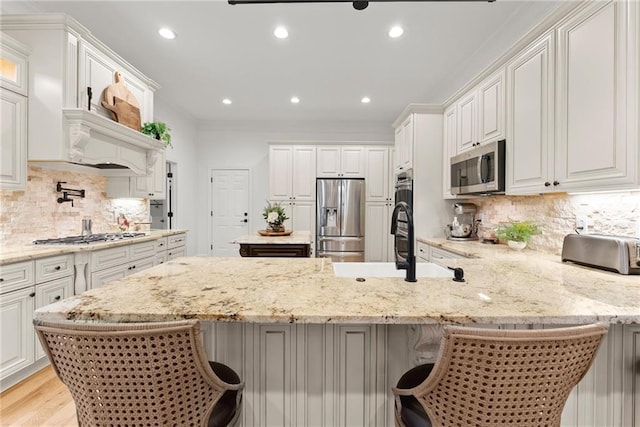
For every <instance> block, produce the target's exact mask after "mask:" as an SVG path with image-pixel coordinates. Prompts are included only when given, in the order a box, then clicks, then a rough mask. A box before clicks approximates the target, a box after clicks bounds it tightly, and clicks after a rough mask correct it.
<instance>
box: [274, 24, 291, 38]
mask: <svg viewBox="0 0 640 427" xmlns="http://www.w3.org/2000/svg"><path fill="white" fill-rule="evenodd" d="M273 35H274V36H276V37H277V38H279V39H286V38H287V37H289V31H287V29H286V28H285V27H283V26H279V27H276V29H275V30H273Z"/></svg>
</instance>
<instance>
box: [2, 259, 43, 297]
mask: <svg viewBox="0 0 640 427" xmlns="http://www.w3.org/2000/svg"><path fill="white" fill-rule="evenodd" d="M34 283H35V281H34V271H33V261H25V262H17V263H15V264H7V265H0V293H5V292H11V291H15V290H17V289H21V288H24V287H26V286H31V285H33V284H34Z"/></svg>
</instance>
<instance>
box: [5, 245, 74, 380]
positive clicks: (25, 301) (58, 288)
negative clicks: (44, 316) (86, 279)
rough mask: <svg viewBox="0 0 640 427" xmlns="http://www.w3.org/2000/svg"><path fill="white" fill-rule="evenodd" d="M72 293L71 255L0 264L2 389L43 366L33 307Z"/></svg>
mask: <svg viewBox="0 0 640 427" xmlns="http://www.w3.org/2000/svg"><path fill="white" fill-rule="evenodd" d="M71 295H73V255H60V256H55V257H49V258H43V259H38V260H36V261H35V262H34V261H26V262H20V263H15V264H8V265H2V266H0V332H1V333H0V347H1V348H0V379H1V380H2V387H1V388H2V390H4V389H6V388H7V387H10V386H11V385H13V384H15V383H17V382H18V381H20V380H22V379H23V378H25V377H26V376H27V375H29V374H30V373H32V372H33V371H35V370H36V369H37V368H39V367H40V366H42V364H44V363H45V362H44V361H42V362H40V363H38V360H39V359H41V358H43V357H44V352H43V351H42V348H41V347H40V343H39V342H37V337H36V335H35V331H34V329H33V311H34V310H35V309H36V308H39V307H43V306H45V305H48V304H50V303H53V302H56V301H59V300H61V299H64V298H66V297H69V296H71Z"/></svg>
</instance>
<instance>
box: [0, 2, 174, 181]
mask: <svg viewBox="0 0 640 427" xmlns="http://www.w3.org/2000/svg"><path fill="white" fill-rule="evenodd" d="M0 28H1V29H2V31H3V33H6V34H8V35H9V36H11V37H13V38H15V39H16V40H19V41H20V42H21V43H24V44H25V45H27V46H28V47H29V48H30V49H31V52H30V55H29V74H28V79H27V80H28V85H29V87H31V88H37V91H38V93H37V98H35V97H31V98H30V101H29V105H28V146H29V149H28V160H29V161H37V162H49V163H51V162H53V163H56V164H58V165H65V164H66V165H70V166H69V167H71V164H73V165H78V164H79V165H86V166H92V167H94V169H93V170H95V171H98V172H100V173H103V174H105V175H110V174H116V173H117V174H119V175H123V174H127V175H148V174H150V173H151V171H152V169H153V166H154V164H153V163H154V161H155V158H156V157H157V155H154V154H153V153H151V151H161V150H164V148H165V146H164V144H162V143H161V142H159V141H156V140H153V139H151V138H150V137H148V136H146V135H144V134H142V133H140V132H139V131H137V130H133V129H130V128H128V127H126V126H124V125H121V124H119V123H117V122H115V121H113V120H112V119H111V117H110V115H109V114H108V112H107V110H106V109H104V108H103V107H102V105H101V100H102V96H103V91H104V89H105V88H106V87H107V86H109V85H110V84H112V83H115V78H114V75H115V72H116V71H117V72H119V73H120V74H121V75H122V77H123V79H124V83H125V85H126V86H127V88H128V89H129V90H130V91H131V92H132V93H133V94H134V96H135V97H136V99H137V101H138V104H139V107H140V115H141V120H142V122H144V121H150V120H152V118H153V93H154V91H155V90H156V89H157V88H158V85H157V84H156V83H155V82H153V81H152V80H151V79H149V78H147V77H146V76H144V75H143V74H142V73H140V72H139V71H138V70H137V69H135V68H134V67H133V66H132V65H131V64H129V63H128V62H127V61H126V60H124V59H123V58H121V57H120V56H119V55H118V54H116V53H115V52H113V51H112V50H110V49H109V48H108V47H107V46H105V45H104V44H103V43H102V42H100V41H99V40H98V39H96V38H95V37H94V36H93V35H92V34H91V33H90V32H89V30H87V29H86V28H84V27H83V26H82V25H80V24H79V23H78V22H77V21H75V20H74V19H73V18H71V17H68V16H66V15H53V14H52V15H0ZM52 81H54V82H56V84H51V82H52ZM35 100H37V102H36V101H35ZM106 165H116V166H115V167H114V166H111V167H109V166H106ZM105 166H106V167H105ZM122 166H124V168H122ZM116 167H118V169H117V171H116Z"/></svg>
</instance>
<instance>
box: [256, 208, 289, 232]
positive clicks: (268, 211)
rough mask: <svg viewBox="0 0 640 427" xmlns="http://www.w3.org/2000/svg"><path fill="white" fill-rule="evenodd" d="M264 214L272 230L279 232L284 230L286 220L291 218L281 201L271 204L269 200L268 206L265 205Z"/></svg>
mask: <svg viewBox="0 0 640 427" xmlns="http://www.w3.org/2000/svg"><path fill="white" fill-rule="evenodd" d="M262 216H263V217H264V219H265V220H266V221H267V227H268V228H269V229H270V230H271V231H279V232H282V231H284V222H285V221H286V220H288V219H289V217H287V215H286V214H285V212H284V208H283V207H282V206H281V205H280V203H277V202H276V203H274V204H271V202H269V201H267V206H265V208H264V211H263V212H262Z"/></svg>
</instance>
